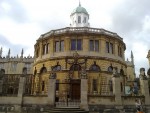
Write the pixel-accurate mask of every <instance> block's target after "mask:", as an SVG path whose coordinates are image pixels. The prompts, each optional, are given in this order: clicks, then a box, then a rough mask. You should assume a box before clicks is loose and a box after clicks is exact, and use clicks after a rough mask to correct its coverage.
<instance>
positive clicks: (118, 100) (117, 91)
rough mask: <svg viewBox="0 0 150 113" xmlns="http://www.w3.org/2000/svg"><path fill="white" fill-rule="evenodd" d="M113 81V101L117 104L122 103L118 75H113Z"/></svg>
mask: <svg viewBox="0 0 150 113" xmlns="http://www.w3.org/2000/svg"><path fill="white" fill-rule="evenodd" d="M112 82H113V94H114V95H115V103H116V105H118V106H121V105H122V99H121V86H120V76H115V75H114V76H113V78H112Z"/></svg>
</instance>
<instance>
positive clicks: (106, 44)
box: [106, 42, 109, 53]
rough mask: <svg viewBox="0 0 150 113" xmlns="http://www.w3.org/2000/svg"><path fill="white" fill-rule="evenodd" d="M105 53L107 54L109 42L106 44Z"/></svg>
mask: <svg viewBox="0 0 150 113" xmlns="http://www.w3.org/2000/svg"><path fill="white" fill-rule="evenodd" d="M106 53H109V42H106Z"/></svg>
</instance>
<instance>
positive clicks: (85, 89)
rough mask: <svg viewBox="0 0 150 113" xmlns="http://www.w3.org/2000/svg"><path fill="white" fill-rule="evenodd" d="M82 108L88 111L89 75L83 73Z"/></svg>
mask: <svg viewBox="0 0 150 113" xmlns="http://www.w3.org/2000/svg"><path fill="white" fill-rule="evenodd" d="M80 108H81V109H84V110H86V111H88V82H87V75H86V74H85V75H84V74H83V75H81V103H80Z"/></svg>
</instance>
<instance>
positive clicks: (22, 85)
mask: <svg viewBox="0 0 150 113" xmlns="http://www.w3.org/2000/svg"><path fill="white" fill-rule="evenodd" d="M24 88H25V77H24V76H20V81H19V89H18V97H20V98H22V96H23V93H24Z"/></svg>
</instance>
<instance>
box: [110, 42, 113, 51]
mask: <svg viewBox="0 0 150 113" xmlns="http://www.w3.org/2000/svg"><path fill="white" fill-rule="evenodd" d="M109 50H110V53H112V54H113V43H110V49H109Z"/></svg>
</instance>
